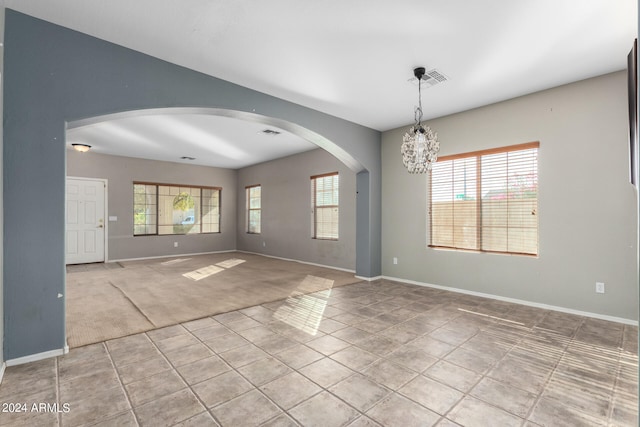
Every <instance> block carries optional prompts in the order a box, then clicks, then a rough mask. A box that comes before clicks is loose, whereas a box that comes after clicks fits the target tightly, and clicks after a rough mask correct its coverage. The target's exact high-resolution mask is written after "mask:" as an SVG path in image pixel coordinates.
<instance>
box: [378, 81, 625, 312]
mask: <svg viewBox="0 0 640 427" xmlns="http://www.w3.org/2000/svg"><path fill="white" fill-rule="evenodd" d="M627 117H628V113H627V87H626V73H625V72H618V73H613V74H609V75H605V76H601V77H597V78H593V79H589V80H585V81H581V82H577V83H573V84H570V85H566V86H562V87H558V88H555V89H551V90H547V91H544V92H539V93H535V94H532V95H528V96H524V97H521V98H517V99H513V100H510V101H506V102H501V103H498V104H494V105H490V106H487V107H483V108H478V109H475V110H471V111H467V112H464V113H460V114H455V115H451V116H448V117H443V118H439V119H436V120H430V121H428V125H429V126H431V127H432V128H433V129H435V130H436V131H437V132H438V134H439V137H440V141H441V152H440V154H441V155H447V154H455V153H462V152H468V151H473V150H480V149H486V148H491V147H500V146H507V145H513V144H518V143H523V142H529V141H540V149H539V241H540V251H539V257H538V258H531V257H522V256H508V255H497V254H478V253H468V252H455V251H444V250H434V249H428V248H426V245H427V242H428V237H427V224H428V222H427V210H426V206H427V200H428V198H427V178H426V176H425V175H410V174H408V173H407V172H406V170H405V169H404V167H403V166H402V161H401V156H400V144H401V141H402V135H403V133H404V132H405V129H404V128H402V129H396V130H392V131H388V132H385V133H383V138H382V140H383V143H382V144H383V147H382V166H383V170H384V176H383V184H382V199H383V208H382V224H383V225H382V243H383V251H382V270H383V275H385V276H391V277H397V278H402V279H407V280H414V281H418V282H423V283H430V284H435V285H442V286H448V287H455V288H460V289H464V290H468V291H475V292H482V293H488V294H493V295H499V296H502V297H508V298H516V299H520V300H525V301H530V302H535V303H542V304H549V305H554V306H560V307H565V308H570V309H575V310H583V311H587V312H591V313H598V314H601V315H608V316H615V317H620V318H625V319H633V320H636V319H637V313H638V298H637V289H638V278H637V265H636V264H637V261H636V243H637V240H636V236H637V234H636V232H637V225H636V222H637V221H636V218H637V203H636V194H635V190H634V188H633V186H632V185H631V184H630V183H629V178H628V161H629V153H628V120H627ZM393 257H398V264H397V265H393V263H392V258H393ZM596 281H602V282H605V284H606V293H605V294H596V293H595V282H596Z"/></svg>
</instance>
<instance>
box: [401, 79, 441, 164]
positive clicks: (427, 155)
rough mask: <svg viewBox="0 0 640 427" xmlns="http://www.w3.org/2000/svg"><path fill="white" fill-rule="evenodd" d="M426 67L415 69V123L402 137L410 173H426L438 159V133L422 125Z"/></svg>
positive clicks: (403, 150)
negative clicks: (416, 88)
mask: <svg viewBox="0 0 640 427" xmlns="http://www.w3.org/2000/svg"><path fill="white" fill-rule="evenodd" d="M424 73H425V70H424V67H418V68H416V69H414V70H413V75H414V76H416V78H417V79H418V106H417V107H416V109H415V111H414V120H415V123H414V124H413V126H411V127H410V128H409V131H408V132H407V133H405V134H404V137H403V138H402V163H403V164H404V166H405V167H406V168H407V170H408V171H409V173H425V172H427V171H430V170H431V166H432V164H433V163H435V162H436V160H438V151H440V142H438V134H437V133H436V132H433V131H432V130H431V128H430V127H429V126H423V125H422V77H423V76H424Z"/></svg>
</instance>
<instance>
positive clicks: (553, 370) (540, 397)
mask: <svg viewBox="0 0 640 427" xmlns="http://www.w3.org/2000/svg"><path fill="white" fill-rule="evenodd" d="M547 316H548V314H547ZM547 316H545V318H546V317H547ZM585 320H586V319H585V318H584V317H582V318H581V320H580V324H579V325H578V326H576V328H575V330H574V331H573V334H571V337H570V338H569V339H568V340H567V345H565V346H564V347H563V349H562V354H561V355H560V357H559V358H558V360H557V361H556V363H554V365H553V369H552V370H551V372H550V373H549V377H548V378H547V379H546V380H545V382H544V385H543V386H542V388H541V390H540V392H539V393H538V396H537V397H536V400H535V401H534V402H533V405H531V408H530V409H529V411H528V412H527V416H526V417H525V421H529V422H534V421H531V415H533V411H534V410H535V409H536V407H537V406H538V404H539V403H540V401H541V400H542V395H543V394H544V392H545V391H546V389H547V386H548V385H549V383H550V382H551V378H553V375H554V374H555V373H556V370H557V369H558V366H559V365H560V362H561V361H562V359H564V357H565V355H566V354H567V348H569V346H570V345H571V343H572V342H573V341H574V340H575V337H576V335H577V334H578V331H579V330H580V328H581V327H582V325H584V323H585Z"/></svg>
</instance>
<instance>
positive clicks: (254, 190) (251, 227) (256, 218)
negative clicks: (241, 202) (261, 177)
mask: <svg viewBox="0 0 640 427" xmlns="http://www.w3.org/2000/svg"><path fill="white" fill-rule="evenodd" d="M245 191H246V192H247V233H250V234H260V229H261V227H260V217H261V211H262V209H261V204H262V202H261V198H262V187H261V186H260V185H251V186H248V187H246V190H245Z"/></svg>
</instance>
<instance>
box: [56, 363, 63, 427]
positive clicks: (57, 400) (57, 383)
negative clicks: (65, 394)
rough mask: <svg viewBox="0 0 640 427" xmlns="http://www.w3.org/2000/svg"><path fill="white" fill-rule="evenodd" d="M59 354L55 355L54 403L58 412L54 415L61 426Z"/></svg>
mask: <svg viewBox="0 0 640 427" xmlns="http://www.w3.org/2000/svg"><path fill="white" fill-rule="evenodd" d="M59 357H60V356H57V357H56V361H55V364H56V404H57V409H58V414H57V416H56V418H57V422H58V426H59V427H62V413H61V412H60V410H59V409H60V408H61V406H60V403H61V401H60V363H59V360H58V358H59Z"/></svg>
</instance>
